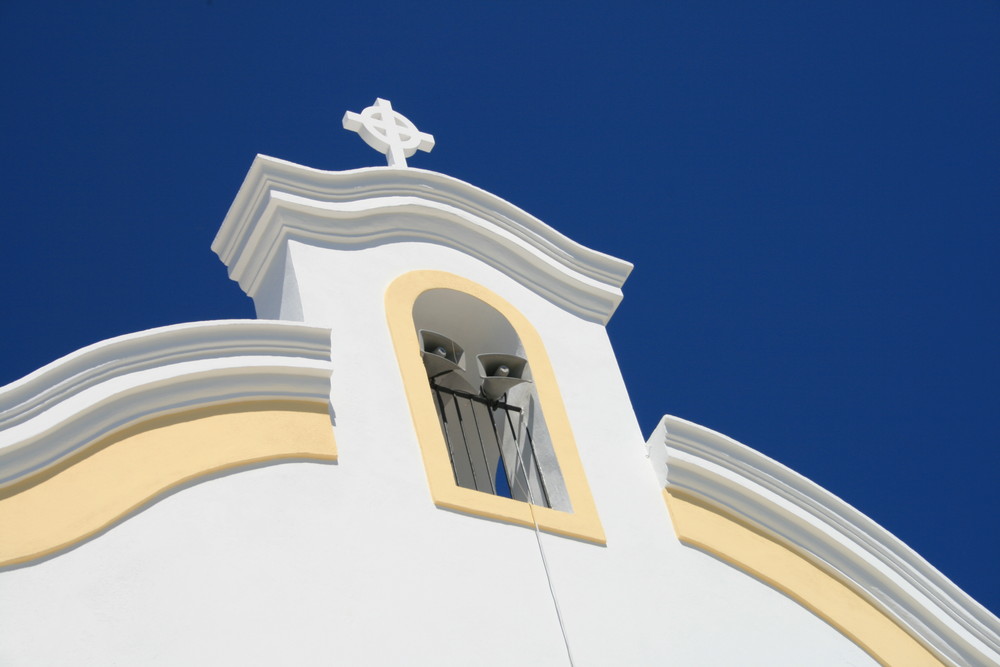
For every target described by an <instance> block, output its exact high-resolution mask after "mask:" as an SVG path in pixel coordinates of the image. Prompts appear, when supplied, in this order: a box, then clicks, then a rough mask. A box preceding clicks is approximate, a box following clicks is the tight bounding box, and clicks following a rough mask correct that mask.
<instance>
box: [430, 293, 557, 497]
mask: <svg viewBox="0 0 1000 667" xmlns="http://www.w3.org/2000/svg"><path fill="white" fill-rule="evenodd" d="M413 319H414V325H415V327H416V332H417V338H418V340H419V341H420V349H421V356H422V358H423V362H424V367H425V369H426V372H427V379H428V383H429V387H430V391H431V393H432V395H433V400H434V405H435V408H436V410H437V415H438V420H439V422H440V425H441V430H442V433H443V435H444V440H445V444H446V446H447V448H448V457H449V460H450V462H451V468H452V473H453V474H454V480H455V484H456V485H458V486H460V487H464V488H467V489H474V490H476V491H481V492H484V493H490V494H493V495H496V496H502V497H506V498H513V499H514V500H519V501H523V502H529V503H531V504H533V505H538V506H542V507H550V508H553V509H557V510H562V511H567V512H568V511H571V506H570V502H569V495H568V493H567V491H566V488H565V483H564V481H563V478H562V474H561V472H560V469H559V464H558V461H557V459H556V455H555V452H554V450H553V447H552V441H551V438H550V436H549V431H548V428H547V427H546V424H545V418H544V415H543V413H542V409H541V404H540V402H539V399H538V394H537V391H536V389H535V385H534V382H533V381H532V375H531V363H530V360H529V359H527V357H526V354H525V351H524V347H523V345H522V344H521V340H520V338H519V336H518V334H517V331H516V330H515V329H514V328H513V327H512V326H511V324H510V322H508V321H507V319H506V318H505V317H504V316H503V315H502V314H501V313H499V312H498V311H497V310H495V309H494V308H492V307H491V306H489V305H488V304H486V303H484V302H483V301H481V300H479V299H477V298H475V297H473V296H470V295H468V294H464V293H462V292H458V291H455V290H450V289H432V290H428V291H426V292H424V293H423V294H421V295H420V296H419V297H418V298H417V300H416V302H415V303H414V307H413Z"/></svg>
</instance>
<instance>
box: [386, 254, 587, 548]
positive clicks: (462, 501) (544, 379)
mask: <svg viewBox="0 0 1000 667" xmlns="http://www.w3.org/2000/svg"><path fill="white" fill-rule="evenodd" d="M433 289H449V290H454V291H456V292H461V293H463V294H468V295H469V296H472V297H475V298H477V299H479V300H480V301H483V302H484V303H486V304H487V305H489V306H490V307H492V308H493V309H495V310H496V311H498V312H499V313H500V314H501V315H503V316H504V317H505V318H507V321H508V322H509V323H510V324H511V326H512V327H514V330H515V331H517V334H518V337H519V338H520V340H521V344H522V345H523V346H524V350H525V355H526V356H527V358H528V360H529V361H530V363H531V371H532V377H533V380H534V382H535V387H536V390H537V391H538V399H539V401H540V403H541V406H542V412H543V413H544V414H545V423H546V425H547V426H548V429H549V434H550V436H551V439H552V447H553V450H554V451H555V455H556V458H557V460H558V461H559V468H560V471H561V472H562V475H563V480H564V482H565V484H566V490H567V492H568V494H569V498H570V503H571V505H572V507H573V511H572V512H562V511H559V510H554V509H551V508H548V507H539V506H536V505H531V504H529V503H525V502H521V501H518V500H513V499H511V498H503V497H501V496H494V495H492V494H489V493H483V492H481V491H475V490H473V489H466V488H462V487H460V486H458V485H457V484H455V477H454V474H453V472H452V468H451V461H450V460H449V458H448V449H447V446H446V445H445V441H444V435H443V433H442V432H441V424H440V423H439V421H438V415H437V410H436V408H435V407H434V401H433V398H432V396H431V390H430V386H429V385H428V382H427V372H426V370H425V369H424V364H423V361H422V360H421V358H420V343H419V341H418V340H417V332H416V329H415V328H414V324H413V306H414V304H415V303H416V300H417V297H419V296H420V295H421V294H423V293H424V292H426V291H428V290H433ZM385 303H386V317H387V320H388V324H389V330H390V333H391V335H392V341H393V345H394V346H395V348H396V357H397V359H398V361H399V368H400V372H401V373H402V376H403V384H404V387H405V390H406V397H407V400H408V401H409V405H410V413H411V415H412V416H413V425H414V428H415V429H416V432H417V440H418V441H419V443H420V452H421V455H422V457H423V461H424V469H425V470H426V472H427V482H428V484H429V485H430V490H431V497H432V498H433V500H434V503H435V504H436V505H438V506H439V507H446V508H449V509H453V510H458V511H460V512H466V513H469V514H475V515H478V516H485V517H489V518H491V519H498V520H501V521H508V522H511V523H516V524H520V525H524V526H534V525H535V524H536V523H537V525H538V527H539V528H540V529H542V530H544V531H546V532H550V533H556V534H559V535H566V536H568V537H574V538H579V539H583V540H586V541H588V542H594V543H596V544H605V543H606V538H605V536H604V528H603V527H602V526H601V520H600V517H599V516H598V514H597V507H596V506H595V504H594V498H593V496H592V495H591V492H590V485H589V484H588V483H587V478H586V475H585V474H584V471H583V464H582V462H581V461H580V455H579V453H578V452H577V448H576V441H575V439H574V438H573V431H572V429H571V428H570V424H569V418H568V417H567V415H566V408H565V405H564V404H563V401H562V395H561V394H560V393H559V387H558V385H557V383H556V377H555V372H554V371H553V370H552V364H551V363H550V362H549V357H548V354H547V353H546V351H545V346H544V345H543V344H542V339H541V337H540V336H539V335H538V332H537V331H536V330H535V328H534V327H533V326H532V325H531V323H530V322H529V321H528V319H527V318H526V317H524V315H522V314H521V312H520V311H518V310H517V309H516V308H514V306H512V305H511V304H510V303H509V302H507V301H506V300H504V299H502V298H501V297H499V296H498V295H496V294H494V293H493V292H492V291H490V290H488V289H486V288H485V287H483V286H482V285H479V284H477V283H474V282H472V281H470V280H467V279H465V278H462V277H460V276H456V275H454V274H451V273H445V272H441V271H413V272H411V273H407V274H404V275H402V276H400V277H399V278H397V279H396V280H395V281H393V283H392V284H391V285H390V286H389V288H388V289H387V290H386V293H385Z"/></svg>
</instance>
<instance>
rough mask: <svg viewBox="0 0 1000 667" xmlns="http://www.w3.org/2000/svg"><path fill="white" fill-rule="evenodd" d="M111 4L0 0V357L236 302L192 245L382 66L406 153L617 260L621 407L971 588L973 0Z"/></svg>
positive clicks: (376, 91)
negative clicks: (820, 504)
mask: <svg viewBox="0 0 1000 667" xmlns="http://www.w3.org/2000/svg"><path fill="white" fill-rule="evenodd" d="M88 4H89V3H88ZM134 4H135V5H139V6H130V5H128V4H125V3H104V4H100V3H98V4H97V5H96V6H95V7H89V8H88V9H86V10H84V9H83V3H62V4H58V3H57V4H47V5H46V4H43V3H25V2H18V3H15V2H11V1H8V2H2V1H0V68H2V73H3V84H2V85H3V100H4V102H3V104H2V105H0V119H2V121H3V123H2V132H0V156H2V162H0V175H2V180H0V193H2V196H3V204H4V206H3V209H2V213H0V225H2V232H3V235H2V242H0V290H2V292H0V293H2V295H3V300H4V304H5V308H4V310H5V317H4V325H3V327H2V333H0V341H2V343H3V345H2V346H0V384H2V383H6V382H10V381H13V380H15V379H17V378H19V377H21V376H23V375H25V374H27V373H29V372H31V371H32V370H34V369H35V368H37V367H39V366H41V365H44V364H45V363H48V362H50V361H52V360H54V359H56V358H58V357H60V356H62V355H64V354H67V353H69V352H72V351H73V350H75V349H77V348H79V347H82V346H84V345H88V344H90V343H93V342H96V341H98V340H102V339H104V338H109V337H111V336H116V335H119V334H123V333H128V332H131V331H136V330H141V329H145V328H149V327H154V326H161V325H166V324H172V323H176V322H184V321H192V320H204V319H218V318H231V317H235V318H242V317H252V316H253V310H252V306H251V304H250V302H249V300H248V299H247V298H246V297H245V296H244V295H243V293H242V292H241V291H240V289H239V287H238V286H237V285H236V284H235V283H233V282H231V281H229V280H228V278H227V277H226V272H225V268H224V267H223V265H222V264H221V263H220V262H219V261H218V259H217V258H216V257H215V255H214V254H212V253H211V251H210V250H209V244H210V243H211V240H212V238H213V237H214V235H215V232H216V230H217V229H218V226H219V224H220V223H221V221H222V218H223V216H224V215H225V213H226V210H227V209H228V206H229V204H230V202H231V201H232V198H233V196H234V195H235V193H236V190H237V188H238V187H239V184H240V183H241V182H242V179H243V177H244V175H245V174H246V171H247V169H248V168H249V166H250V162H251V160H252V159H253V156H254V155H255V154H256V153H264V154H267V155H273V156H275V157H279V158H283V159H287V160H291V161H294V162H298V163H301V164H305V165H309V166H312V167H317V168H322V169H349V168H355V167H362V166H370V165H376V164H384V162H383V161H381V156H380V155H378V154H377V153H375V152H373V151H372V150H371V149H369V148H368V147H367V146H365V145H364V143H363V142H362V141H361V140H360V139H359V138H358V136H357V135H355V134H353V133H348V132H345V131H344V130H342V129H340V118H341V116H342V114H343V112H344V111H345V110H348V109H350V110H352V111H360V110H361V109H362V108H363V107H365V106H367V105H369V104H371V103H372V101H373V100H374V99H375V97H376V96H381V97H385V98H388V99H390V100H392V102H393V104H394V106H395V107H396V108H397V109H399V110H400V111H401V112H402V113H404V114H406V115H407V116H408V117H409V118H411V119H412V120H413V121H414V122H415V123H416V124H417V125H418V127H419V128H420V129H422V130H424V131H427V132H431V133H433V134H434V136H435V138H436V140H437V145H436V147H435V148H434V151H433V152H432V153H430V154H419V155H417V156H415V157H414V158H412V159H411V160H410V164H411V165H412V166H417V167H422V168H426V169H433V170H437V171H441V172H444V173H447V174H450V175H452V176H455V177H457V178H460V179H463V180H465V181H468V182H470V183H472V184H474V185H477V186H479V187H482V188H484V189H486V190H489V191H491V192H493V193H495V194H497V195H500V196H501V197H504V198H505V199H507V200H509V201H511V202H512V203H514V204H517V205H518V206H520V207H522V208H524V209H525V210H527V211H529V212H530V213H532V214H534V215H536V216H538V217H539V218H541V219H542V220H544V221H546V222H547V223H549V224H551V225H552V226H553V227H555V228H556V229H558V230H559V231H561V232H563V233H565V234H566V235H568V236H570V237H571V238H573V239H575V240H577V241H579V242H581V243H583V244H585V245H587V246H590V247H592V248H595V249H598V250H601V251H604V252H607V253H609V254H612V255H615V256H617V257H621V258H623V259H627V260H629V261H631V262H633V263H634V264H635V265H636V268H635V270H634V272H633V274H632V276H631V278H630V279H629V281H628V282H627V283H626V285H625V290H624V291H625V300H624V302H623V303H622V306H621V307H620V309H619V311H618V313H617V314H616V315H615V317H614V318H613V319H612V321H611V324H610V325H609V331H610V335H611V338H612V341H613V342H614V344H615V347H616V350H617V352H618V355H619V361H620V363H621V366H622V371H623V373H624V375H625V379H626V382H627V383H628V385H629V388H630V392H631V395H632V398H633V401H634V403H635V407H636V411H637V414H638V417H639V420H640V423H641V425H642V428H643V431H644V432H645V433H646V434H647V435H648V433H649V432H650V431H651V430H652V429H653V427H654V426H655V424H656V422H657V421H658V419H659V417H660V416H661V415H662V414H664V413H670V414H674V415H677V416H680V417H684V418H686V419H690V420H692V421H695V422H698V423H701V424H704V425H706V426H709V427H711V428H714V429H716V430H718V431H721V432H723V433H726V434H727V435H730V436H732V437H734V438H736V439H738V440H740V441H742V442H744V443H746V444H748V445H750V446H752V447H754V448H756V449H758V450H760V451H762V452H764V453H766V454H768V455H769V456H772V457H773V458H775V459H777V460H779V461H781V462H782V463H784V464H786V465H788V466H790V467H792V468H793V469H795V470H797V471H798V472H800V473H802V474H803V475H805V476H807V477H809V478H811V479H812V480H814V481H816V482H817V483H819V484H821V485H822V486H824V487H826V488H827V489H829V490H830V491H832V492H833V493H836V494H837V495H839V496H840V497H842V498H844V499H845V500H846V501H848V502H850V503H851V504H853V505H854V506H855V507H857V508H858V509H860V510H861V511H862V512H864V513H865V514H867V515H869V516H870V517H872V518H873V519H874V520H876V521H877V522H879V523H880V524H882V525H883V526H885V527H886V528H887V529H888V530H890V531H891V532H893V533H894V534H896V535H897V536H898V537H900V538H901V539H902V540H904V541H905V542H906V543H907V544H909V545H910V546H912V547H913V548H914V549H915V550H916V551H917V552H918V553H920V554H921V555H922V556H924V557H925V558H927V559H928V560H929V561H930V562H931V563H932V564H934V565H935V566H936V567H938V568H939V569H940V570H941V571H943V572H944V573H945V574H946V575H947V576H949V577H950V578H951V579H952V580H953V581H955V582H956V583H957V584H959V585H960V586H961V587H962V588H964V589H965V590H966V591H967V592H969V593H970V594H971V595H972V596H973V597H975V598H976V599H977V600H979V601H980V602H981V603H983V604H985V605H986V606H987V607H989V608H990V609H992V610H993V611H994V613H996V612H997V611H998V610H1000V577H998V576H997V574H996V563H997V562H1000V538H998V528H997V526H998V521H997V519H996V513H997V508H998V497H1000V495H998V490H997V484H996V478H997V471H998V469H1000V437H998V429H997V426H996V417H997V414H998V408H1000V388H998V387H1000V382H998V378H1000V355H998V352H997V341H998V340H1000V317H998V306H997V304H998V303H1000V294H998V292H1000V270H998V261H997V258H998V257H1000V231H998V223H1000V187H998V186H1000V124H998V122H997V119H998V118H1000V113H998V112H1000V40H998V39H997V35H1000V5H998V4H997V3H996V2H987V1H985V0H981V1H969V2H951V3H948V2H893V3H877V2H876V3H873V2H836V3H822V4H821V3H795V2H761V3H746V2H739V3H737V2H732V3H727V2H705V1H700V0H699V1H694V0H692V1H690V2H677V3H655V5H654V3H649V4H639V3H634V4H633V3H625V4H621V3H616V4H614V5H611V4H605V5H597V4H593V5H591V4H587V3H582V4H581V3H555V2H552V3H530V2H507V3H500V2H482V3H468V2H461V3H460V2H453V3H438V2H427V3H420V4H419V5H411V6H405V5H403V4H397V3H394V2H379V3H350V4H349V3H328V2H323V3H312V4H301V5H300V4H296V3H262V2H261V3H250V2H235V1H234V0H212V1H211V2H207V3H205V2H199V3H196V2H144V3H134ZM538 4H542V5H543V6H542V7H539V6H537V5H538Z"/></svg>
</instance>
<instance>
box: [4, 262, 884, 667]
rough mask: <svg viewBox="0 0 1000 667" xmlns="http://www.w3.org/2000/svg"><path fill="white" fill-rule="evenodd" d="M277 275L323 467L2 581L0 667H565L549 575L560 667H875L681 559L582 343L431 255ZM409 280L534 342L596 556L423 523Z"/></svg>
mask: <svg viewBox="0 0 1000 667" xmlns="http://www.w3.org/2000/svg"><path fill="white" fill-rule="evenodd" d="M288 258H289V262H288V265H287V266H286V267H285V270H286V272H291V271H292V270H294V274H295V279H296V286H297V290H298V295H297V296H298V299H299V303H300V304H301V313H302V315H303V318H304V319H305V321H306V322H307V323H308V324H311V325H314V326H320V327H329V328H330V329H331V331H332V334H331V338H332V366H333V378H334V381H333V383H332V390H331V402H332V407H333V412H334V418H335V422H336V429H335V432H336V437H337V445H338V451H339V460H338V463H337V464H335V465H331V464H314V463H289V464H281V465H274V466H269V467H261V468H257V469H253V470H248V471H243V472H238V473H234V474H230V475H227V476H224V477H220V478H216V479H212V480H209V481H206V482H204V483H200V484H197V485H195V486H192V487H190V488H187V489H184V490H181V491H179V492H177V493H175V494H173V495H171V496H169V497H168V498H166V499H164V500H162V501H160V502H158V503H156V504H154V505H153V506H151V507H149V508H148V509H146V510H145V511H143V512H141V513H139V514H138V515H136V516H134V517H132V518H131V519H129V520H127V521H125V522H124V523H122V524H120V525H118V526H116V527H115V528H113V529H111V530H109V531H108V532H107V533H105V534H104V535H101V536H99V537H97V538H95V539H93V540H90V541H88V542H86V543H84V544H83V545H81V546H79V547H77V548H75V549H73V550H71V551H69V552H67V553H65V554H62V555H60V556H58V557H55V558H51V559H49V560H45V561H42V562H39V563H36V564H34V565H31V566H28V567H22V568H19V569H13V570H9V571H6V572H3V573H0V600H2V603H0V664H3V665H12V666H13V665H46V664H51V665H61V664H74V665H107V664H121V665H133V664H143V665H176V664H201V665H218V664H229V665H273V664H297V665H298V664H301V665H310V664H352V665H353V664H359V665H361V664H364V665H369V664H378V665H389V664H393V665H395V664H420V665H423V664H427V665H430V664H433V665H468V664H482V665H491V664H495V665H509V664H512V663H522V664H539V665H563V664H569V657H568V654H567V648H566V645H565V643H564V639H563V633H562V630H561V628H560V623H559V619H558V618H557V616H556V612H555V606H554V603H553V598H552V592H550V582H549V580H548V579H547V576H548V577H550V578H551V587H552V588H551V591H553V592H554V595H555V598H556V600H557V601H558V605H559V609H560V611H561V613H562V620H563V625H564V627H565V633H566V637H567V639H568V643H569V650H570V652H571V653H572V659H573V664H576V665H608V664H630V665H631V664H659V663H663V662H667V663H669V664H685V665H698V664H700V665H722V664H725V665H729V664H740V665H804V664H808V665H824V664H828V665H845V664H846V665H869V664H874V663H873V662H872V661H871V659H870V658H868V657H867V655H866V654H864V653H863V652H862V651H861V650H860V649H859V648H857V647H856V646H855V645H854V644H852V643H851V642H849V641H848V640H847V639H845V638H844V637H843V636H842V635H840V634H839V633H838V632H836V631H835V630H833V629H832V628H830V627H829V626H828V625H826V624H825V623H824V622H822V621H821V620H819V619H818V618H817V617H815V616H814V615H812V614H811V613H809V612H808V611H806V610H804V609H803V608H802V607H800V606H798V605H797V604H795V603H794V602H792V601H791V600H789V599H788V598H786V597H785V596H783V595H782V594H780V593H778V592H776V591H774V590H773V589H771V588H769V587H768V586H766V585H764V584H762V583H760V582H758V581H756V580H754V579H752V578H750V577H747V576H745V575H743V574H741V573H739V572H737V571H736V570H734V569H732V568H731V567H729V566H728V565H725V564H723V563H721V562H719V561H717V560H715V559H713V558H711V557H710V556H707V555H705V554H702V553H700V552H697V551H695V550H692V549H690V548H687V547H684V546H682V545H680V544H679V543H678V542H677V540H676V538H675V537H674V535H673V529H672V527H671V525H670V518H669V514H668V512H667V509H666V506H665V504H664V502H663V499H662V496H661V493H660V487H659V484H658V483H657V480H656V478H655V476H654V475H653V474H652V473H651V471H650V468H649V464H648V461H647V459H646V456H645V447H644V442H643V438H642V436H641V433H640V432H639V428H638V425H637V424H636V421H635V417H634V415H633V413H632V410H631V406H630V404H629V400H628V396H627V393H626V391H625V387H624V384H623V382H622V378H621V375H620V373H619V371H618V368H617V365H616V363H615V360H614V356H613V353H612V350H611V347H610V344H609V342H608V338H607V335H606V332H605V331H604V328H603V327H602V326H601V325H600V324H596V323H593V322H587V321H585V320H582V319H580V318H579V317H577V316H576V315H573V314H570V313H568V312H566V311H564V310H562V309H560V308H558V307H556V306H555V305H553V304H552V303H551V302H549V301H548V300H546V299H544V298H542V297H541V296H539V295H538V294H536V293H535V292H534V291H532V290H529V289H527V288H525V287H524V286H522V285H520V284H518V283H517V282H515V281H514V280H512V279H510V278H509V277H506V276H504V275H503V274H502V273H500V272H499V271H498V270H496V269H493V268H491V267H488V266H486V265H484V264H482V263H481V262H479V261H477V260H475V259H472V258H470V257H468V256H467V255H464V254H462V253H460V252H458V251H456V250H454V249H451V248H446V247H442V246H438V245H433V244H427V243H399V244H390V245H381V246H377V247H372V248H367V249H364V250H353V251H346V250H329V249H318V248H312V247H309V246H306V245H303V244H299V243H292V244H291V245H290V248H289V252H288ZM417 269H434V270H443V271H450V272H453V273H456V274H459V275H462V276H464V277H467V278H469V279H471V280H474V281H476V282H478V283H480V284H483V285H484V286H486V287H488V288H489V289H491V290H493V291H495V292H497V293H498V294H499V295H500V296H502V297H504V298H505V299H507V300H509V301H511V302H512V303H513V304H515V306H516V307H517V308H518V309H520V310H521V312H522V313H524V315H526V316H527V317H528V318H529V319H530V320H531V321H532V322H533V324H534V325H535V327H536V328H537V329H538V331H539V333H540V334H541V336H542V338H543V340H544V341H545V342H546V348H547V351H548V353H549V356H550V358H551V361H552V364H553V368H554V370H555V372H556V375H557V379H558V382H559V385H560V387H561V389H562V393H563V398H564V401H565V403H566V409H567V412H568V415H569V419H570V422H571V424H572V428H573V430H574V434H575V437H576V440H577V444H578V446H579V449H580V455H581V458H582V460H583V464H584V467H585V470H586V473H587V476H588V480H589V483H590V486H591V489H592V491H593V494H594V499H595V502H596V504H597V508H598V512H599V514H600V516H601V520H602V522H603V525H604V528H605V531H606V533H607V538H608V545H607V546H606V547H601V546H595V545H592V544H588V543H584V542H580V541H576V540H572V539H567V538H561V537H556V536H552V535H542V536H541V540H540V543H541V546H542V548H543V549H544V556H545V562H543V559H542V553H541V552H540V551H539V540H537V539H536V535H535V533H534V531H533V530H532V529H530V528H524V527H518V526H511V525H507V524H504V523H501V522H496V521H491V520H487V519H482V518H479V517H473V516H467V515H463V514H460V513H457V512H452V511H447V510H442V509H438V508H436V507H435V506H434V505H433V503H432V501H431V497H430V493H429V490H428V487H427V482H426V477H425V474H424V470H423V464H422V460H421V458H420V454H419V447H418V444H417V441H416V436H415V433H414V430H413V426H412V421H411V418H410V414H409V406H408V403H407V401H406V397H405V395H404V391H403V385H402V380H401V377H400V373H399V369H398V366H397V364H396V357H395V351H394V349H393V346H392V343H391V340H390V337H389V332H388V328H387V324H386V316H385V312H384V306H383V303H384V293H385V289H386V287H387V286H388V284H389V283H390V282H391V281H392V280H394V279H395V278H396V277H397V276H399V275H400V274H402V273H405V272H408V271H412V270H417ZM279 293H280V292H279ZM546 563H547V570H548V573H547V572H546V567H545V564H546Z"/></svg>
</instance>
